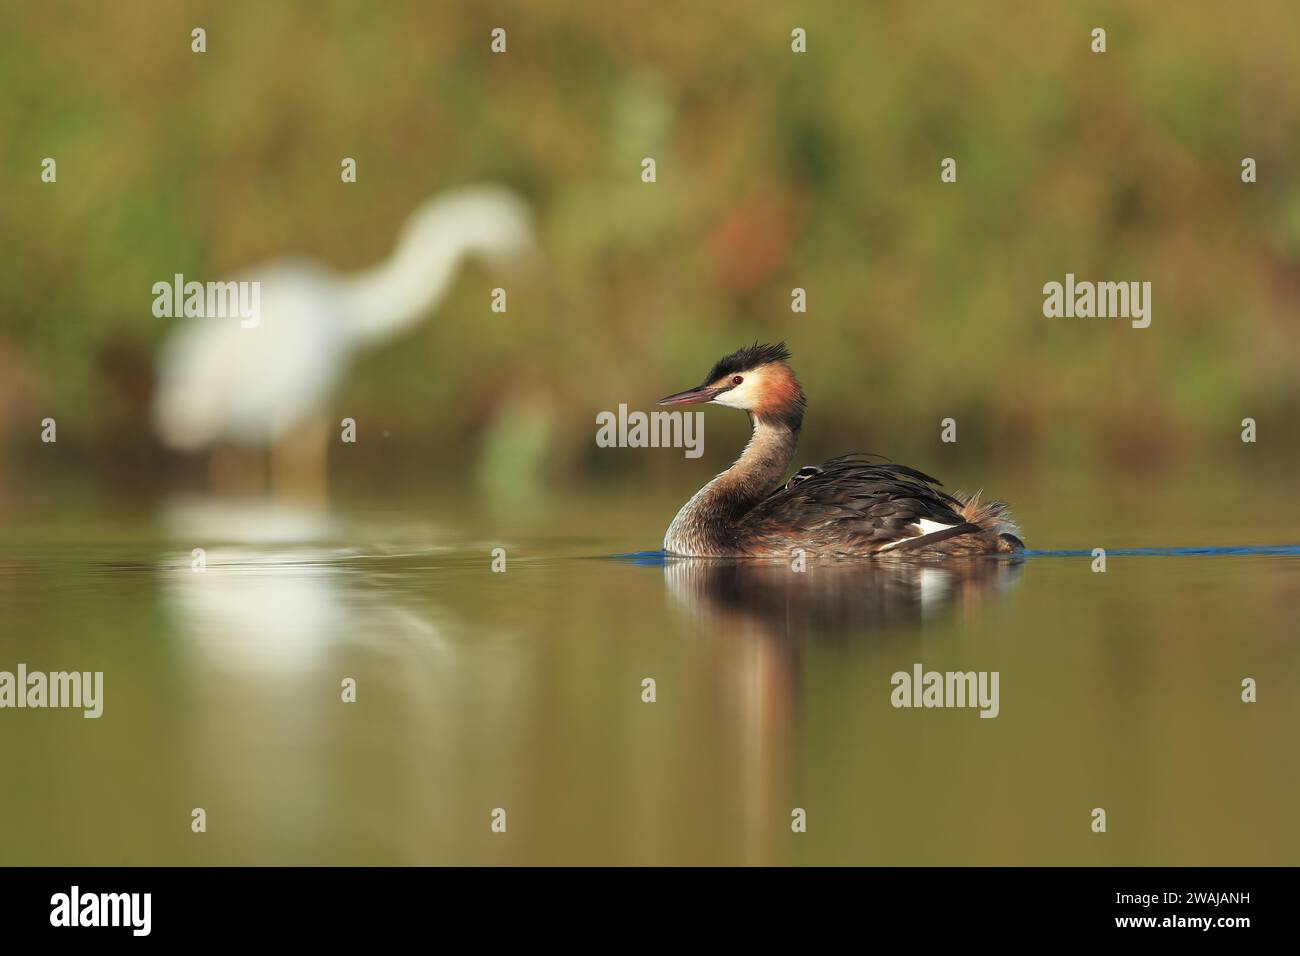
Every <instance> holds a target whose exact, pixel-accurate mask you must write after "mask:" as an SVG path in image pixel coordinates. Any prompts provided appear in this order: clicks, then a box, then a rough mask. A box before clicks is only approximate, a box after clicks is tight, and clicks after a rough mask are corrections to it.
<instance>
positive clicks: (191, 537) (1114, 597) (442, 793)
mask: <svg viewBox="0 0 1300 956" xmlns="http://www.w3.org/2000/svg"><path fill="white" fill-rule="evenodd" d="M1049 499H1050V495H1049V494H1048V493H1044V495H1043V497H1042V499H1041V500H1040V499H1035V498H1034V497H1033V496H1032V495H1029V496H1028V499H1027V502H1026V507H1025V512H1027V513H1028V514H1029V515H1030V516H1032V517H1034V518H1035V519H1036V520H1037V523H1038V526H1039V527H1040V528H1043V527H1044V526H1047V525H1049V521H1048V520H1047V518H1048V517H1049V515H1050V513H1051V509H1050V507H1049V505H1050V501H1049ZM1185 504H1187V505H1188V506H1189V507H1190V506H1191V505H1192V504H1194V503H1193V502H1186V503H1185ZM673 506H675V505H673ZM575 507H576V508H577V509H578V511H579V512H581V510H582V509H581V506H580V505H575ZM666 507H667V511H666V512H665V508H666ZM1117 507H1118V508H1119V510H1120V512H1121V513H1122V511H1123V508H1124V507H1125V505H1123V504H1121V505H1119V506H1117ZM1133 507H1136V506H1133ZM1161 507H1163V508H1167V509H1169V511H1168V513H1171V514H1173V513H1186V514H1189V515H1190V514H1192V513H1193V512H1190V511H1184V512H1179V511H1178V510H1177V509H1176V508H1175V507H1174V506H1172V505H1169V504H1168V503H1165V504H1164V505H1162V506H1161ZM1267 510H1268V509H1267V507H1266V505H1264V504H1261V505H1260V513H1259V515H1258V517H1257V518H1252V517H1251V515H1249V514H1247V515H1246V517H1245V518H1244V519H1242V522H1241V523H1239V524H1238V525H1236V526H1233V527H1230V528H1223V527H1220V528H1218V529H1217V530H1215V531H1213V532H1206V531H1205V530H1204V529H1200V533H1198V529H1197V528H1196V527H1194V526H1193V525H1194V522H1191V521H1190V518H1189V523H1188V526H1187V527H1184V528H1172V527H1169V526H1165V527H1144V528H1143V530H1142V531H1141V532H1135V531H1134V529H1133V527H1131V526H1127V522H1125V521H1124V520H1119V519H1116V520H1113V521H1112V524H1111V525H1107V524H1106V522H1105V521H1104V520H1103V519H1102V518H1101V517H1100V516H1099V515H1089V514H1088V513H1086V509H1084V510H1083V512H1081V513H1075V514H1071V515H1063V516H1059V517H1057V518H1056V521H1055V527H1054V528H1051V527H1048V528H1046V529H1045V530H1049V531H1052V532H1053V533H1052V534H1048V535H1047V538H1048V539H1049V540H1044V534H1042V533H1039V534H1037V535H1035V534H1033V533H1030V535H1029V538H1030V543H1031V544H1032V545H1037V546H1040V547H1041V546H1052V547H1058V548H1066V549H1069V548H1073V549H1077V550H1081V551H1083V552H1084V554H1083V556H1079V555H1077V554H1076V555H1031V556H1029V557H1027V558H1025V559H1023V560H1019V561H1009V560H1006V559H984V560H975V561H970V562H967V563H965V564H961V565H947V566H934V565H929V566H906V565H899V566H892V567H879V566H875V567H872V566H867V567H863V566H860V565H847V566H845V565H819V564H813V565H811V566H810V567H809V569H808V571H807V572H806V573H804V574H795V573H792V572H791V571H790V570H789V568H788V567H787V566H786V565H785V564H775V565H771V564H756V565H738V564H735V563H729V562H683V561H671V560H670V561H664V560H663V559H662V558H659V557H656V556H654V555H642V556H640V557H638V558H617V557H611V556H613V555H620V554H628V553H630V552H637V551H645V550H647V549H650V548H654V547H655V546H656V544H657V530H658V529H659V528H661V526H662V524H661V522H665V521H666V517H665V514H666V515H668V516H670V515H671V506H669V504H668V503H667V502H666V501H665V502H660V501H658V500H655V501H654V502H653V503H642V504H633V505H630V506H628V509H627V510H625V511H621V512H619V513H618V514H617V516H614V515H610V516H606V517H603V518H601V519H600V520H591V521H588V522H587V524H586V525H585V527H586V528H588V529H590V528H592V527H597V528H599V527H609V528H614V529H618V533H611V534H609V535H608V536H600V535H588V536H585V537H581V538H579V537H574V535H573V534H572V533H571V529H572V528H573V527H574V521H573V519H572V516H571V514H569V513H564V514H561V513H553V514H546V513H542V514H540V515H539V516H537V517H536V518H535V519H534V520H532V521H531V522H527V523H525V525H524V526H525V527H526V528H527V533H520V534H518V535H505V534H501V533H500V531H499V527H500V526H501V525H502V522H500V521H498V520H494V519H493V518H491V517H490V516H489V517H487V518H482V519H480V518H479V517H478V516H467V515H464V514H462V513H461V512H460V511H458V510H457V509H455V508H451V507H448V506H428V507H425V506H418V507H412V508H411V509H409V510H405V511H392V510H387V511H383V512H374V511H370V512H367V511H360V512H357V513H348V512H341V513H334V514H331V515H329V516H328V517H324V516H322V515H320V514H312V513H305V514H304V513H301V512H289V511H285V510H283V509H275V508H270V507H244V508H239V509H230V508H228V507H225V506H211V505H209V506H202V507H196V506H194V505H192V504H190V505H186V504H184V503H180V504H172V505H169V506H167V507H166V508H163V509H161V510H159V509H156V508H155V509H153V510H152V515H151V517H149V518H148V519H147V520H145V521H144V522H143V525H142V524H141V521H139V520H136V519H135V518H129V519H122V520H120V521H118V520H115V519H113V518H111V517H107V516H103V515H102V514H101V517H100V519H98V520H99V521H100V522H101V523H100V524H98V525H95V524H90V525H87V523H86V522H85V521H76V522H69V521H64V522H62V523H61V522H59V521H57V520H55V519H53V518H50V519H48V520H47V519H45V518H41V519H34V520H32V521H30V522H28V523H26V524H23V523H21V522H15V523H13V524H14V527H16V528H18V530H17V531H14V532H13V533H11V534H10V536H9V538H8V540H7V541H6V543H5V546H4V549H3V551H0V669H6V670H13V669H15V668H16V665H17V664H18V663H19V662H24V663H26V664H27V665H28V667H29V668H30V669H42V670H61V669H78V670H102V671H104V674H105V678H104V679H105V705H104V716H103V717H102V718H100V719H98V720H87V719H84V718H82V717H81V716H80V713H79V712H71V711H49V710H46V711H33V710H22V711H17V710H5V711H2V712H0V759H2V760H3V777H4V785H3V788H0V862H3V863H7V864H12V863H69V864H78V863H87V864H116V863H128V864H146V863H163V864H238V863H256V864H289V863H309V864H333V863H376V864H487V863H525V864H527V863H592V864H595V863H617V864H623V863H627V864H632V863H644V864H677V863H697V864H712V863H736V864H757V863H776V864H784V863H833V864H849V863H855V864H857V863H862V864H918V863H922V864H923V863H941V864H975V863H993V864H1003V863H1006V864H1009V863H1028V864H1056V863H1082V864H1100V863H1120V864H1144V863H1161V864H1205V863H1210V864H1229V863H1239V864H1260V863H1277V864H1287V863H1289V864H1294V863H1296V862H1300V843H1298V838H1297V834H1298V833H1300V828H1297V827H1296V826H1295V819H1296V813H1297V807H1300V770H1298V769H1297V766H1298V763H1297V760H1296V749H1295V728H1296V726H1297V723H1298V719H1300V703H1298V701H1300V697H1298V696H1297V695H1296V694H1295V693H1294V690H1295V689H1296V688H1297V686H1300V683H1298V682H1300V657H1298V656H1297V647H1296V630H1297V628H1296V607H1297V599H1298V598H1300V575H1298V574H1297V572H1300V553H1295V552H1294V551H1293V552H1292V553H1286V552H1282V553H1270V554H1260V553H1245V554H1205V555H1164V554H1135V555H1124V554H1112V555H1111V556H1110V557H1109V558H1108V566H1107V571H1106V573H1104V574H1096V573H1093V572H1092V571H1091V563H1092V562H1091V558H1090V557H1089V556H1087V554H1086V552H1087V550H1088V549H1089V548H1090V547H1091V546H1093V545H1094V544H1097V545H1102V546H1106V545H1109V546H1111V547H1117V546H1119V545H1121V544H1132V545H1136V546H1153V545H1157V544H1158V543H1159V542H1160V539H1161V538H1163V544H1166V545H1173V544H1182V545H1196V544H1217V545H1225V544H1288V543H1292V544H1294V543H1296V541H1297V540H1298V539H1300V535H1297V534H1293V533H1292V531H1293V529H1292V528H1289V527H1282V528H1281V529H1280V530H1281V533H1280V534H1279V529H1278V528H1277V526H1276V524H1275V523H1274V524H1273V525H1271V526H1270V524H1269V521H1268V518H1267ZM1107 514H1108V515H1110V516H1111V518H1112V519H1114V515H1115V510H1114V509H1111V510H1109V511H1108V512H1107ZM629 515H631V516H632V517H629ZM1022 517H1023V515H1022ZM1252 521H1253V522H1255V524H1254V525H1252ZM1072 522H1073V523H1072ZM1026 524H1027V527H1029V528H1033V527H1034V525H1033V524H1030V523H1029V522H1026ZM141 526H143V527H145V528H146V529H147V531H145V532H141V531H140V530H139V528H140V527H141ZM126 527H130V528H131V529H133V530H131V531H130V532H125V531H123V528H126ZM489 527H491V528H493V529H494V530H493V531H492V532H491V533H486V532H484V531H483V530H482V529H483V528H489ZM561 529H563V531H562V530H561ZM1084 529H1090V530H1091V532H1092V536H1091V539H1090V538H1089V536H1088V535H1087V534H1085V533H1084ZM1098 529H1100V530H1098ZM196 544H201V545H203V546H204V547H205V550H206V560H207V569H206V571H204V572H202V573H195V572H194V570H193V569H192V562H193V558H192V548H193V547H194V546H196ZM495 547H504V548H505V549H506V556H507V557H506V561H507V570H506V571H505V573H493V572H492V570H491V562H492V554H491V551H492V549H493V548H495ZM918 662H919V663H922V664H923V665H924V666H925V668H926V669H932V670H941V671H948V670H960V671H967V670H977V671H997V672H999V674H1000V683H999V689H1000V701H999V703H1000V713H999V715H998V716H997V717H996V719H980V718H979V717H978V714H977V712H976V711H975V710H956V709H952V710H938V709H935V710H909V709H895V708H894V707H892V706H891V703H890V695H891V690H892V688H891V684H890V678H891V675H892V674H893V673H894V672H896V671H900V670H903V671H910V670H911V669H912V667H913V665H914V664H916V663H918ZM346 677H352V678H354V679H355V680H356V682H357V688H358V690H357V696H358V699H357V702H356V703H354V704H345V703H343V702H342V701H341V699H340V694H341V690H340V688H341V682H342V681H343V679H344V678H346ZM1245 677H1253V678H1255V679H1256V680H1257V681H1258V684H1259V702H1258V703H1256V704H1249V705H1248V704H1244V703H1242V701H1241V699H1240V693H1241V681H1242V679H1243V678H1245ZM646 678H653V679H654V681H655V682H656V695H657V700H656V701H655V702H654V703H644V702H643V701H642V681H643V680H644V679H646ZM195 807H202V808H204V809H205V810H206V812H207V825H208V830H207V833H205V834H193V833H191V831H190V812H191V810H192V808H195ZM796 807H799V808H803V809H804V810H806V812H807V820H808V830H807V833H804V834H795V833H792V832H791V827H790V821H791V810H792V809H793V808H796ZM1094 807H1103V808H1105V810H1106V812H1107V815H1108V821H1107V822H1108V827H1107V833H1105V834H1094V833H1092V832H1091V830H1090V822H1091V816H1090V814H1091V811H1092V809H1093V808H1094ZM494 808H503V809H504V810H505V811H506V819H507V832H506V833H505V834H494V833H492V832H491V830H490V823H491V814H492V811H493V810H494Z"/></svg>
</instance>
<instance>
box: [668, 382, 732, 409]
mask: <svg viewBox="0 0 1300 956" xmlns="http://www.w3.org/2000/svg"><path fill="white" fill-rule="evenodd" d="M725 391H726V389H725V388H711V387H709V386H708V385H697V386H696V387H695V388H688V389H687V390H686V391H684V392H677V393H675V394H673V395H669V396H667V397H666V398H661V399H659V404H660V405H698V404H699V403H700V402H711V401H713V398H714V396H715V395H720V394H722V393H723V392H725Z"/></svg>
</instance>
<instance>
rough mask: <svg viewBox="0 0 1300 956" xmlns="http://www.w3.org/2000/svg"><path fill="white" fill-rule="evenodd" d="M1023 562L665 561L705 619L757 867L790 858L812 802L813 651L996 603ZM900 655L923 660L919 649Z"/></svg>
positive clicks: (689, 605)
mask: <svg viewBox="0 0 1300 956" xmlns="http://www.w3.org/2000/svg"><path fill="white" fill-rule="evenodd" d="M1021 562H1022V559H1020V558H1018V557H1010V558H1008V557H969V558H948V559H944V560H942V561H930V562H925V563H920V562H916V561H897V562H892V561H891V562H872V563H869V564H867V563H864V562H862V561H861V560H853V561H834V562H832V561H811V560H810V561H808V563H807V566H806V569H805V570H804V571H801V572H800V571H795V570H793V569H792V567H791V562H789V561H785V560H780V561H770V560H764V561H755V560H752V559H750V560H744V559H739V560H738V559H727V558H678V557H668V558H666V559H665V560H664V578H665V581H666V583H667V585H668V590H669V592H670V593H671V594H672V596H673V598H674V599H675V601H676V602H677V603H678V604H679V605H681V606H682V607H683V609H684V610H686V611H687V612H688V613H689V614H690V615H691V616H692V617H693V618H694V619H695V621H696V627H695V628H693V630H694V631H696V632H697V633H698V634H700V635H701V637H702V638H703V639H704V640H703V646H702V648H701V651H702V652H703V653H705V654H707V655H708V656H709V658H710V670H711V671H712V674H713V675H714V678H713V693H714V694H715V696H716V698H717V699H718V700H719V703H720V705H721V707H722V708H723V711H724V713H725V714H726V716H727V720H726V721H725V725H726V726H727V727H728V728H729V730H730V733H729V735H728V739H727V747H726V752H728V753H730V754H733V755H734V756H735V764H734V765H733V766H730V767H727V768H725V769H724V771H723V777H722V779H723V780H726V781H730V782H731V785H732V786H734V787H735V789H736V792H735V794H734V800H735V805H736V806H737V807H738V808H739V809H740V810H741V812H742V813H743V819H744V823H745V826H746V830H747V834H748V838H747V840H746V842H745V844H744V845H745V852H746V854H747V857H746V859H745V862H746V863H750V864H760V865H767V864H774V863H788V862H790V857H789V854H790V849H789V847H790V844H789V842H788V841H787V840H784V839H782V835H783V834H786V835H788V830H787V829H786V826H783V825H782V824H781V823H780V821H782V820H789V819H790V814H791V812H792V808H794V807H801V806H805V801H806V800H807V799H808V792H807V789H806V781H805V780H804V778H803V774H802V772H801V765H802V758H801V753H802V749H803V748H802V746H801V741H802V739H803V736H804V732H803V730H802V724H803V706H802V688H803V678H802V668H803V655H804V649H805V647H807V646H808V645H809V644H811V643H812V642H813V641H814V640H816V641H821V640H823V639H829V640H833V641H837V642H839V643H841V644H843V643H846V642H848V641H851V640H864V639H865V640H873V639H874V638H877V637H886V638H888V639H889V640H891V641H892V642H897V641H898V640H900V639H906V635H908V634H909V633H910V634H911V635H913V636H915V635H917V634H918V633H919V631H920V629H919V627H918V625H919V624H920V623H921V622H922V621H924V620H927V619H930V618H932V617H935V616H939V615H942V614H944V613H945V612H947V611H948V610H950V609H957V608H969V607H972V606H974V605H975V604H977V603H979V602H982V601H985V600H987V599H994V598H996V596H997V593H998V592H1000V591H1003V590H1005V589H1006V588H1008V587H1010V586H1011V585H1012V584H1014V582H1015V580H1016V578H1017V576H1018V575H1019V573H1020V565H1021ZM891 628H893V629H895V630H894V631H893V633H886V634H881V633H880V632H882V631H889V629H891ZM899 659H900V660H902V659H906V661H908V662H909V663H910V662H911V661H915V660H921V659H922V658H920V657H915V656H912V651H911V650H910V649H909V651H908V652H907V653H906V654H904V655H903V656H902V657H900V658H899ZM888 691H889V686H888V684H887V683H885V682H883V680H882V683H881V685H880V687H878V688H875V689H874V693H876V694H878V695H879V699H880V700H881V701H885V700H887V699H888ZM863 693H864V694H871V693H873V690H872V689H871V688H863ZM809 812H810V813H811V812H814V811H812V810H809Z"/></svg>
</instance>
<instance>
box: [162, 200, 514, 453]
mask: <svg viewBox="0 0 1300 956" xmlns="http://www.w3.org/2000/svg"><path fill="white" fill-rule="evenodd" d="M532 247H533V231H532V225H531V217H530V214H529V210H528V207H527V205H526V204H525V203H524V202H523V200H521V199H520V198H519V197H518V196H517V195H515V194H514V193H512V192H510V191H509V190H507V189H504V188H502V187H497V186H472V187H462V188H459V189H456V190H452V191H450V192H447V193H444V194H442V195H439V196H436V197H434V198H433V199H430V200H428V201H426V202H425V203H423V204H422V205H421V206H420V207H419V208H418V209H417V210H416V211H415V213H414V214H413V215H412V216H411V217H410V219H409V220H408V221H407V223H406V226H405V227H404V229H403V231H402V234H401V236H400V238H399V240H398V243H397V247H396V249H395V250H394V252H393V254H392V256H391V257H390V258H389V259H388V260H387V261H385V262H382V263H380V264H378V265H376V266H374V267H372V268H370V269H366V270H364V271H362V272H359V273H356V274H353V275H347V276H340V275H336V274H333V273H331V272H330V271H329V270H328V269H327V268H325V267H323V266H321V265H319V264H317V263H315V262H312V261H310V260H305V259H285V260H282V261H278V262H274V263H269V264H267V265H265V266H261V267H257V268H255V269H253V270H251V272H250V273H249V274H246V275H242V276H239V277H238V279H240V280H243V281H256V282H259V283H260V284H261V308H260V313H261V316H260V322H259V323H258V324H257V325H256V326H254V327H249V328H244V327H242V326H241V323H240V321H239V319H238V318H228V319H227V318H211V317H208V318H199V319H190V320H187V321H185V323H184V325H182V326H181V327H180V328H178V329H177V330H176V331H175V332H174V333H173V334H172V336H171V338H170V340H169V341H168V342H167V343H166V345H165V347H164V349H163V351H162V353H161V356H160V359H159V372H158V383H157V393H156V398H155V403H154V418H155V424H156V426H157V429H158V433H159V435H160V436H161V438H162V439H163V441H164V442H165V443H166V444H167V445H169V446H171V447H172V448H175V449H178V450H182V451H194V450H198V449H201V448H206V447H210V446H214V445H218V444H223V443H231V444H235V445H243V446H245V447H252V448H262V447H268V446H269V447H272V448H274V447H275V446H277V445H279V444H281V443H283V442H286V441H288V440H290V439H294V438H302V437H303V433H304V432H307V433H312V434H316V435H321V438H322V440H320V441H318V442H315V444H318V446H319V452H320V454H319V462H318V463H317V464H318V465H319V467H320V468H321V469H322V472H323V465H324V444H323V433H322V432H321V430H320V425H319V424H318V423H316V424H314V423H313V420H314V419H315V420H316V421H317V422H319V415H320V414H321V413H322V412H323V411H324V407H325V404H326V402H327V400H328V398H329V396H330V394H331V392H332V391H333V390H334V388H335V387H336V386H337V385H338V383H339V380H340V378H341V377H342V375H343V373H344V371H345V370H346V368H347V364H348V361H349V359H350V358H351V356H352V354H353V353H354V352H356V351H357V350H359V349H361V348H364V347H366V346H368V345H374V344H377V343H379V342H381V341H383V340H385V339H388V338H390V337H392V336H395V335H397V334H398V333H400V332H403V331H405V330H406V329H408V328H410V327H411V326H412V325H414V324H415V323H416V322H418V321H419V319H420V318H421V317H422V316H423V315H424V314H425V313H427V312H428V311H429V309H431V308H432V307H433V306H434V305H435V304H436V303H437V302H439V301H440V300H441V299H442V298H443V296H444V295H445V294H446V293H447V290H448V289H449V287H450V286H451V282H452V279H453V278H454V276H455V274H456V271H457V268H458V267H459V265H460V264H461V262H462V261H463V260H464V259H465V258H467V257H473V256H478V257H482V258H484V259H487V260H489V261H491V262H493V263H496V262H499V261H501V260H505V259H510V258H516V257H520V256H522V255H524V254H525V253H527V252H528V251H529V250H530V249H531V248H532ZM308 441H309V444H311V443H312V441H311V439H308ZM322 477H323V474H322Z"/></svg>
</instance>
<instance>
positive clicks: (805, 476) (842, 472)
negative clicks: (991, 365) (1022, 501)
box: [659, 343, 1024, 557]
mask: <svg viewBox="0 0 1300 956" xmlns="http://www.w3.org/2000/svg"><path fill="white" fill-rule="evenodd" d="M789 358H790V352H789V350H787V349H786V347H785V344H784V343H781V344H777V345H758V344H755V345H752V346H750V347H749V348H744V349H740V350H739V351H737V352H733V353H732V354H730V355H728V356H726V357H725V358H722V359H719V360H718V362H717V364H716V365H714V366H713V369H712V370H711V371H710V372H709V374H708V375H707V376H705V378H704V382H703V383H702V384H700V385H697V386H696V387H695V388H691V389H687V390H686V391H684V392H678V393H676V394H675V395H669V396H668V397H667V398H663V399H660V401H659V404H660V405H694V404H698V403H701V402H711V403H713V404H715V405H726V406H728V407H730V408H739V409H743V410H744V411H747V412H749V417H750V421H751V422H753V425H754V433H753V435H752V436H751V437H750V439H749V444H748V445H746V446H745V450H744V452H742V453H741V456H740V457H739V458H738V459H737V460H736V463H735V464H733V465H732V466H731V467H730V468H728V469H727V470H726V471H724V472H723V473H722V474H720V475H718V476H717V477H716V478H714V479H713V480H712V481H710V482H709V483H708V484H707V485H705V486H704V487H703V488H701V489H700V490H699V491H697V492H696V493H695V496H694V497H693V498H691V500H690V501H688V502H686V504H684V505H683V506H682V509H681V511H679V512H677V517H676V518H674V519H673V523H672V524H671V525H669V527H668V532H667V534H665V535H664V550H665V551H667V552H669V553H670V554H675V555H682V556H685V557H780V556H789V555H790V554H791V553H792V552H793V551H795V550H796V549H798V550H802V551H804V552H806V553H808V554H810V555H829V556H850V557H862V556H868V555H879V554H907V555H911V556H920V557H933V556H947V555H970V554H990V553H995V552H1004V553H1009V552H1015V551H1021V550H1023V549H1024V543H1023V542H1022V541H1021V540H1020V538H1019V537H1018V532H1017V529H1016V526H1015V524H1014V523H1012V521H1011V516H1010V513H1009V512H1008V510H1007V506H1006V505H1005V504H1004V503H1003V502H1001V501H990V502H987V503H983V504H981V503H980V500H979V492H976V493H975V494H973V495H966V496H964V495H962V494H961V493H960V492H959V493H958V494H957V495H950V494H948V493H946V492H944V491H941V490H939V488H937V487H936V486H937V485H938V484H939V482H938V481H936V480H935V479H933V478H931V477H930V476H929V475H925V474H922V473H921V472H919V471H916V470H915V469H913V468H908V467H907V466H906V465H899V464H895V463H894V462H891V461H888V460H886V459H883V458H880V457H878V456H874V455H843V456H841V457H839V458H832V459H830V460H829V461H826V462H823V463H822V464H821V465H818V466H810V467H805V468H800V469H799V471H798V472H797V473H796V474H795V475H794V476H793V477H791V478H790V479H789V480H788V481H787V480H786V478H785V475H786V469H787V468H788V467H789V466H790V462H791V461H792V460H793V459H794V450H795V446H796V445H797V444H798V442H799V427H800V425H801V424H802V423H803V412H804V394H803V388H802V387H801V386H800V385H799V380H798V379H797V378H795V375H794V371H793V370H792V369H791V368H790V365H789V363H788V359H789Z"/></svg>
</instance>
